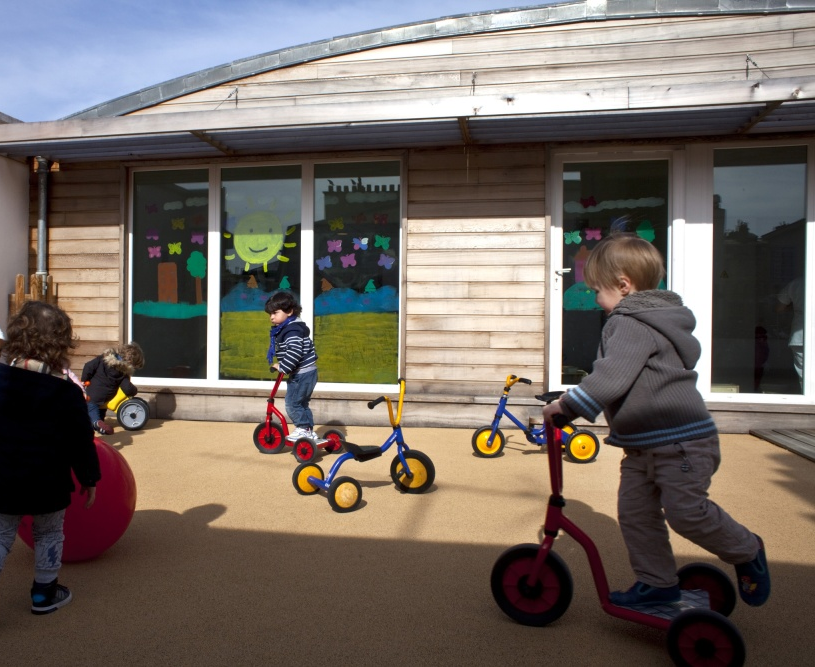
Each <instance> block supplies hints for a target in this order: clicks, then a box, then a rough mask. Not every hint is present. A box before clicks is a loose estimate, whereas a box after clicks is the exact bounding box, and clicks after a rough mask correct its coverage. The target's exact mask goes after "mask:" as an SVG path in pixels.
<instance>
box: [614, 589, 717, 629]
mask: <svg viewBox="0 0 815 667" xmlns="http://www.w3.org/2000/svg"><path fill="white" fill-rule="evenodd" d="M620 606H621V607H623V609H631V610H632V611H639V612H641V613H643V614H648V615H649V616H656V617H657V618H664V619H665V620H667V621H670V620H671V619H673V618H676V617H677V616H679V614H681V613H682V612H683V611H687V610H688V609H710V596H709V595H708V593H707V591H703V590H692V591H682V599H681V600H679V602H670V603H667V604H665V603H661V604H653V605H640V606H637V607H626V606H623V605H620Z"/></svg>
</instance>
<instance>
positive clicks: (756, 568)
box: [735, 535, 770, 607]
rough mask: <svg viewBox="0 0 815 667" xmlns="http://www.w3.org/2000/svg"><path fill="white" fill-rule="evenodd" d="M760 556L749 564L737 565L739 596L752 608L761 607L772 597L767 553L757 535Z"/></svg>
mask: <svg viewBox="0 0 815 667" xmlns="http://www.w3.org/2000/svg"><path fill="white" fill-rule="evenodd" d="M756 539H757V540H758V554H756V557H755V558H754V559H753V560H751V561H749V562H747V563H741V564H739V565H736V566H735V567H736V579H738V584H739V595H740V596H741V599H742V600H744V601H745V602H746V603H747V604H749V605H750V606H751V607H760V606H761V605H763V604H764V603H765V602H766V601H767V599H768V598H769V597H770V570H769V569H768V568H767V552H766V551H765V550H764V540H762V539H761V538H760V537H759V536H758V535H756Z"/></svg>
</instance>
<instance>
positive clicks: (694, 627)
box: [490, 415, 745, 667]
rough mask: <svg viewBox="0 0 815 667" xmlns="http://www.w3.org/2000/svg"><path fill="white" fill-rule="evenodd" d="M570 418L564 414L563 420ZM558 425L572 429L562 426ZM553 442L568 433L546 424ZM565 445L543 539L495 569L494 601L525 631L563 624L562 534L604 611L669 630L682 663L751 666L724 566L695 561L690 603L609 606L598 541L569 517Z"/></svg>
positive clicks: (688, 584) (689, 571) (554, 459)
mask: <svg viewBox="0 0 815 667" xmlns="http://www.w3.org/2000/svg"><path fill="white" fill-rule="evenodd" d="M559 416H560V417H562V415H559ZM556 423H557V424H558V426H560V427H562V426H564V425H565V420H564V421H563V422H561V421H557V420H556ZM545 428H546V436H547V438H548V441H549V442H558V441H560V440H561V439H562V436H561V432H560V429H559V428H558V429H555V428H554V427H552V425H551V424H546V426H545ZM559 450H560V447H549V448H548V457H549V479H550V482H551V485H552V495H551V496H550V497H549V504H548V506H547V508H546V519H545V521H544V525H543V541H542V542H541V544H540V545H538V544H518V545H516V546H514V547H510V548H509V549H507V550H506V551H505V552H504V553H503V554H501V556H500V557H499V558H498V560H497V561H496V562H495V565H494V566H493V568H492V576H491V579H490V585H491V588H492V595H493V597H494V598H495V601H496V603H497V604H498V606H499V607H500V608H501V610H502V611H503V612H504V613H505V614H506V615H507V616H509V617H510V618H511V619H513V620H515V621H517V622H518V623H521V624H523V625H531V626H544V625H548V624H549V623H552V622H553V621H556V620H557V619H558V618H560V617H561V616H562V615H563V614H564V613H565V612H566V610H567V609H568V608H569V603H570V602H571V601H572V589H573V583H572V575H571V573H570V572H569V568H568V566H567V565H566V562H565V561H564V560H563V558H561V557H560V556H558V555H557V554H556V553H555V552H554V551H553V550H552V545H553V543H554V541H555V537H557V535H558V533H559V531H560V530H563V532H564V533H566V534H567V535H568V536H569V537H571V538H573V539H574V540H575V541H576V542H577V543H578V544H579V545H580V546H581V547H583V550H584V551H585V552H586V556H587V557H588V560H589V566H590V567H591V572H592V575H593V577H594V585H595V587H596V589H597V595H598V597H599V598H600V606H601V607H602V609H603V611H605V612H606V613H607V614H609V615H611V616H615V617H616V618H621V619H623V620H626V621H633V622H635V623H641V624H643V625H647V626H650V627H652V628H659V629H662V630H666V631H667V647H668V653H669V655H670V656H671V659H672V660H673V661H674V663H675V664H677V665H693V666H700V667H701V666H702V665H719V666H721V667H738V666H740V665H743V664H744V660H745V646H744V639H743V638H742V636H741V633H740V632H739V630H738V628H737V627H736V626H735V625H734V624H733V622H732V621H730V620H729V619H728V618H727V616H728V615H729V614H730V612H732V611H733V608H734V607H735V604H736V589H735V587H734V586H733V583H732V582H731V581H730V578H729V577H728V576H727V575H726V574H725V573H724V572H722V571H721V570H720V569H719V568H717V567H714V566H712V565H707V564H705V563H691V564H689V565H686V566H685V567H683V568H681V569H680V570H679V572H677V574H678V575H679V586H680V588H681V589H682V599H681V601H679V602H674V603H671V604H660V605H653V606H649V607H642V606H640V607H637V608H636V609H634V608H632V607H620V606H617V605H614V604H612V603H611V601H610V600H609V587H608V580H607V579H606V573H605V569H604V568H603V562H602V560H601V559H600V553H599V551H598V550H597V547H596V546H595V544H594V542H593V541H592V540H591V538H590V537H589V536H588V535H587V534H586V533H584V532H583V531H582V530H581V529H580V528H578V527H577V525H576V524H574V523H573V522H572V521H570V520H569V519H568V518H567V517H566V516H565V515H564V513H563V508H564V507H565V505H566V500H565V499H564V497H563V461H562V457H561V456H560V451H559Z"/></svg>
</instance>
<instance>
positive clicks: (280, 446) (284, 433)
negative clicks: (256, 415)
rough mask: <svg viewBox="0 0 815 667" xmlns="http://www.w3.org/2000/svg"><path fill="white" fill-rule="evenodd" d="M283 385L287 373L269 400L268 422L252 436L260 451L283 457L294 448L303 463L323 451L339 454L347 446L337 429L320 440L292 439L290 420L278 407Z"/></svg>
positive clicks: (329, 431) (279, 376) (278, 382)
mask: <svg viewBox="0 0 815 667" xmlns="http://www.w3.org/2000/svg"><path fill="white" fill-rule="evenodd" d="M282 381H283V373H278V374H277V379H276V380H275V383H274V385H273V386H272V391H271V393H270V394H269V398H268V399H266V419H265V420H264V421H262V422H260V424H258V425H257V426H256V427H255V432H254V434H253V435H252V439H253V440H254V443H255V447H257V448H258V451H259V452H260V453H261V454H279V453H280V452H282V451H283V450H284V449H285V448H286V447H291V448H292V451H293V452H294V457H295V458H296V459H297V460H298V461H300V463H306V462H308V461H311V460H313V459H314V457H315V456H317V452H318V451H319V450H320V449H324V450H325V451H326V452H328V453H329V454H331V453H334V452H339V451H340V450H341V449H342V446H343V444H344V443H345V434H344V433H343V432H342V431H339V430H337V429H335V428H330V429H328V430H326V431H324V432H323V434H322V437H321V438H320V439H319V440H309V439H308V438H297V439H295V438H293V437H292V436H290V435H289V425H288V424H287V423H286V418H285V417H284V416H283V413H282V412H280V410H278V409H277V408H276V407H275V404H274V401H275V396H276V395H277V390H278V388H279V387H280V383H281V382H282Z"/></svg>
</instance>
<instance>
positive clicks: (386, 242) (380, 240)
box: [374, 234, 391, 250]
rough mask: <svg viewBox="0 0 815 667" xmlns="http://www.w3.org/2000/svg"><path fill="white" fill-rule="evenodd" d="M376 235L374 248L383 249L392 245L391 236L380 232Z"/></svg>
mask: <svg viewBox="0 0 815 667" xmlns="http://www.w3.org/2000/svg"><path fill="white" fill-rule="evenodd" d="M375 236H376V240H375V241H374V248H382V250H387V249H388V248H389V247H390V243H391V237H390V236H380V235H379V234H376V235H375Z"/></svg>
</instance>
